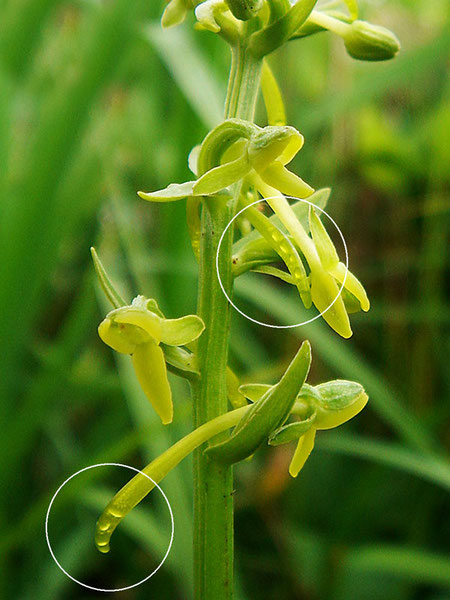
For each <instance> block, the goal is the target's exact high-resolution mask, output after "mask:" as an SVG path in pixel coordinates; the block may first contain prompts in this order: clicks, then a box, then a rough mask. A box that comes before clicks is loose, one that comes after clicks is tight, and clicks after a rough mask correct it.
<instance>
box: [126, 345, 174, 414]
mask: <svg viewBox="0 0 450 600" xmlns="http://www.w3.org/2000/svg"><path fill="white" fill-rule="evenodd" d="M132 360H133V366H134V370H135V373H136V377H137V378H138V381H139V383H140V385H141V388H142V390H143V391H144V393H145V395H146V396H147V398H148V399H149V400H150V402H151V404H152V406H153V408H154V409H155V411H156V412H157V414H158V415H159V416H160V417H161V421H162V422H163V424H164V425H167V424H168V423H171V422H172V419H173V403H172V392H171V389H170V386H169V381H168V379H167V368H166V361H165V359H164V353H163V351H162V350H161V348H160V346H159V345H158V344H156V342H154V341H153V340H150V341H149V342H147V343H146V344H140V345H139V346H136V350H135V351H134V353H133V355H132Z"/></svg>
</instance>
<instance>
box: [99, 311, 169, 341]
mask: <svg viewBox="0 0 450 600" xmlns="http://www.w3.org/2000/svg"><path fill="white" fill-rule="evenodd" d="M109 316H110V318H112V319H113V320H114V321H115V322H116V323H123V324H127V325H136V327H140V328H141V329H143V330H144V331H146V332H147V333H148V334H149V335H150V336H151V337H152V338H153V339H154V340H155V342H156V343H157V344H159V342H160V341H161V334H162V329H161V323H162V322H163V321H164V319H161V317H158V315H156V314H155V313H152V312H150V311H149V310H142V309H139V308H134V307H133V306H124V307H123V308H118V309H117V310H114V311H111V312H110V313H109Z"/></svg>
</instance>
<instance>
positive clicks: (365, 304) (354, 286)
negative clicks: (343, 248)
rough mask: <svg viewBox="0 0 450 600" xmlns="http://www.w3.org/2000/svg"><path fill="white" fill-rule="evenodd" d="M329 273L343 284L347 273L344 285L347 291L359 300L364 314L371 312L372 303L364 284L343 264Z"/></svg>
mask: <svg viewBox="0 0 450 600" xmlns="http://www.w3.org/2000/svg"><path fill="white" fill-rule="evenodd" d="M329 273H331V274H332V275H333V277H335V278H336V279H337V280H338V281H339V283H341V284H342V282H343V281H344V277H345V273H347V277H345V284H344V287H345V289H347V290H348V291H349V292H350V293H351V294H353V296H355V297H356V298H357V299H358V300H359V303H360V304H361V308H362V310H363V311H364V312H367V311H368V310H369V308H370V301H369V298H368V297H367V293H366V290H365V289H364V287H363V285H362V283H361V282H360V281H359V280H358V279H357V278H356V277H355V276H354V275H353V273H351V272H350V271H349V270H348V269H347V268H346V266H345V265H344V264H343V263H341V262H340V263H338V264H337V265H336V266H335V267H333V268H332V269H329Z"/></svg>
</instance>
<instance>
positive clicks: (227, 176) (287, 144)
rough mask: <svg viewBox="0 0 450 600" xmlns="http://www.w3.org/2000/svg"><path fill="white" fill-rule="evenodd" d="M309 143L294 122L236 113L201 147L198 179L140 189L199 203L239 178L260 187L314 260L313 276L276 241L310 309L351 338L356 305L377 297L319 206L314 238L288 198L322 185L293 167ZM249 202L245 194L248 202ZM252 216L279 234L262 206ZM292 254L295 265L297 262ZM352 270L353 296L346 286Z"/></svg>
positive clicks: (195, 161) (261, 227)
mask: <svg viewBox="0 0 450 600" xmlns="http://www.w3.org/2000/svg"><path fill="white" fill-rule="evenodd" d="M302 146H303V136H302V135H301V134H300V133H299V132H298V131H297V130H296V129H295V128H294V127H290V126H267V127H264V128H261V127H258V126H257V125H255V124H253V123H249V122H247V121H243V120H239V119H228V120H227V121H224V122H223V123H221V124H220V125H219V126H217V127H216V128H215V129H213V130H212V131H211V132H210V133H209V134H208V135H207V136H206V138H205V139H204V141H203V143H202V145H201V146H200V148H199V149H196V151H195V152H193V153H192V155H191V160H190V166H191V168H192V170H193V171H194V172H195V173H197V174H198V175H199V177H198V179H197V180H196V181H188V182H186V183H182V184H172V185H170V186H168V187H167V188H165V189H164V190H159V191H157V192H150V193H144V192H139V195H140V196H141V198H144V199H145V200H150V201H156V202H168V201H173V200H179V199H182V198H190V199H191V200H190V201H191V202H192V201H193V199H194V200H195V198H199V197H202V196H221V195H222V196H224V195H225V196H226V195H229V186H231V185H233V184H235V183H237V182H239V181H241V182H242V189H243V190H248V189H253V190H255V191H256V192H258V193H259V194H260V195H261V196H262V197H263V198H265V199H266V201H267V203H268V204H269V205H270V207H271V208H272V210H273V211H274V212H275V214H276V215H277V217H278V218H279V220H280V221H281V223H282V224H283V225H284V227H285V228H286V230H287V231H288V233H289V234H290V236H291V238H292V242H293V243H294V245H295V247H296V248H298V249H299V250H300V251H301V253H302V254H303V256H304V258H305V260H306V262H307V263H308V266H309V269H310V275H309V277H308V278H306V272H305V270H304V267H303V265H302V264H301V260H300V259H299V258H298V256H296V255H295V252H294V253H293V252H283V251H282V248H283V244H282V242H280V240H278V242H275V241H274V242H273V245H274V247H275V246H276V243H278V246H279V248H278V249H276V251H277V253H278V254H279V255H280V258H281V260H283V261H284V262H285V263H286V266H287V268H288V270H289V271H290V272H291V273H292V274H294V273H296V274H297V279H298V280H297V287H298V288H299V291H300V295H301V298H302V300H303V302H304V304H305V307H306V308H309V306H310V304H311V300H312V302H313V303H314V305H315V306H316V308H317V309H318V310H319V311H320V312H321V313H322V315H323V318H324V319H325V321H326V322H327V323H328V324H329V325H330V326H331V327H332V328H333V329H334V330H335V331H336V332H337V333H339V334H340V335H341V336H342V337H344V338H348V337H350V336H351V335H352V330H351V327H350V320H349V317H348V312H354V310H355V307H356V309H357V308H359V307H360V308H361V309H362V310H365V311H367V310H368V309H369V301H368V298H367V295H366V293H365V291H364V288H363V287H362V285H361V284H360V283H359V281H358V280H357V279H356V277H355V276H354V275H352V274H351V273H350V272H349V271H347V270H346V268H345V266H344V265H343V264H342V263H341V262H339V258H338V256H337V253H336V250H335V248H334V246H333V243H332V242H331V240H330V238H329V237H328V235H327V233H326V231H325V228H324V227H323V225H322V223H321V222H320V219H319V218H318V217H317V216H316V215H315V213H314V211H312V212H311V215H310V229H311V235H312V238H311V237H310V236H309V235H308V233H307V231H306V230H305V228H304V227H303V225H302V223H301V222H300V221H299V219H298V218H297V216H296V214H295V213H294V211H293V209H292V207H291V205H290V204H289V202H288V200H287V199H286V197H285V195H287V196H295V197H298V198H307V197H308V196H310V195H311V194H312V193H313V192H314V189H313V188H312V187H311V186H310V185H308V184H307V183H306V182H305V181H303V179H301V178H300V177H299V176H298V175H296V174H295V173H292V172H291V171H289V170H288V169H287V168H286V165H287V164H288V163H289V162H291V160H292V159H293V158H294V156H295V155H296V154H297V153H298V152H299V150H300V149H301V148H302ZM247 203H248V202H247V201H246V198H245V195H244V194H242V195H241V204H243V205H244V206H245V205H246V204H247ZM194 209H195V211H197V212H198V206H196V205H194ZM195 211H194V212H195ZM252 215H253V216H252ZM248 219H249V221H250V222H251V223H252V225H253V226H254V227H255V228H256V229H257V230H258V231H260V233H262V235H263V236H264V237H265V238H266V239H270V235H272V234H269V232H268V230H267V226H266V224H267V219H263V218H262V217H260V218H257V215H256V211H254V210H253V211H252V210H251V209H249V211H248ZM265 223H266V224H265ZM281 239H284V237H283V236H281ZM284 245H286V244H284ZM289 258H290V259H291V261H292V264H289V260H288V259H289ZM294 261H295V262H294ZM293 267H294V268H293ZM344 277H345V290H346V293H345V302H344V297H343V294H340V286H339V285H338V283H341V284H342V282H343V281H344ZM347 307H348V308H347Z"/></svg>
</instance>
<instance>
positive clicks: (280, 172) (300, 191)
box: [260, 160, 314, 198]
mask: <svg viewBox="0 0 450 600" xmlns="http://www.w3.org/2000/svg"><path fill="white" fill-rule="evenodd" d="M260 176H261V179H262V180H263V181H265V182H266V183H268V184H269V185H271V186H272V187H274V188H276V189H277V190H280V192H283V194H287V195H288V196H294V197H296V198H307V197H308V196H311V194H313V193H314V188H312V187H311V186H310V185H309V184H307V183H306V181H303V179H301V177H299V176H298V175H295V173H291V171H289V170H288V169H286V167H284V166H283V164H282V163H281V161H279V160H275V161H274V162H273V163H272V164H271V165H269V166H268V167H267V168H266V169H265V170H264V171H262V172H260Z"/></svg>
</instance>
